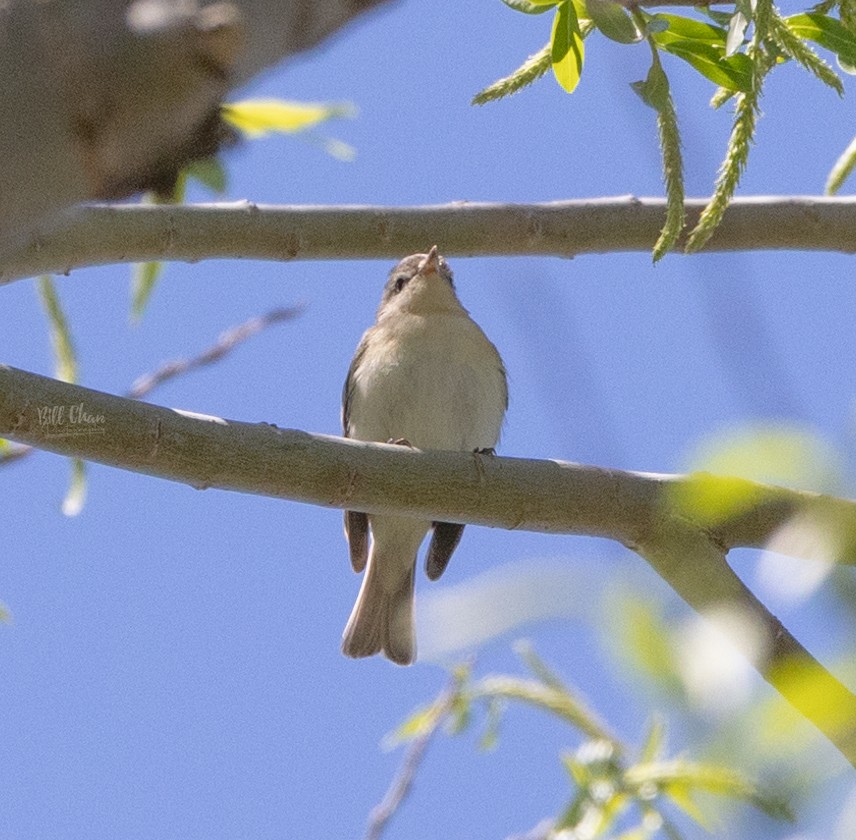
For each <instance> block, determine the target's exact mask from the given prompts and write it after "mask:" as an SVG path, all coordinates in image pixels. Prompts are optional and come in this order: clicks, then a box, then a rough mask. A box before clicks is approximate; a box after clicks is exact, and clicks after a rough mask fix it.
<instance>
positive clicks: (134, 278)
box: [131, 260, 164, 321]
mask: <svg viewBox="0 0 856 840" xmlns="http://www.w3.org/2000/svg"><path fill="white" fill-rule="evenodd" d="M163 266H164V264H163V263H162V262H161V261H160V260H156V261H153V262H144V263H134V264H133V266H131V319H132V320H133V321H138V320H139V319H140V318H141V317H142V315H143V312H144V311H145V309H146V305H147V304H148V302H149V298H150V297H151V295H152V292H153V291H154V288H155V285H156V284H157V281H158V278H159V277H160V276H161V273H162V272H163Z"/></svg>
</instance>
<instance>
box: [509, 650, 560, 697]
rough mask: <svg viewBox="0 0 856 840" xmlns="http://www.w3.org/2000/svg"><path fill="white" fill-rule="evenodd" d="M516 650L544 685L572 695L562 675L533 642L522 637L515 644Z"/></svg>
mask: <svg viewBox="0 0 856 840" xmlns="http://www.w3.org/2000/svg"><path fill="white" fill-rule="evenodd" d="M514 652H515V653H516V654H517V655H518V656H519V657H520V658H521V659H522V660H523V662H524V664H525V665H526V667H527V668H529V670H530V671H531V672H532V674H533V675H534V676H536V677H538V679H539V680H541V682H543V683H544V685H546V686H549V687H550V688H553V689H555V690H556V691H560V692H562V693H564V694H567V695H570V693H571V691H570V689H569V688H568V686H567V685H565V683H564V682H563V680H562V679H561V677H559V675H558V674H557V673H556V672H555V671H553V669H552V668H550V666H549V665H547V663H546V662H545V661H544V660H543V659H542V658H541V657H540V656H538V654H537V653H536V652H535V648H534V647H532V643H531V642H530V641H528V640H525V639H521V640H520V641H518V642H515V644H514Z"/></svg>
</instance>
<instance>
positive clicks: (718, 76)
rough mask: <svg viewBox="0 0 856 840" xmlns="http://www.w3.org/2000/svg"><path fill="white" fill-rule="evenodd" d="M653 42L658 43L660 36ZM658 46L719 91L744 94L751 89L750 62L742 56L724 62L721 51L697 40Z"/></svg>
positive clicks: (735, 55)
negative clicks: (720, 88)
mask: <svg viewBox="0 0 856 840" xmlns="http://www.w3.org/2000/svg"><path fill="white" fill-rule="evenodd" d="M654 38H655V40H656V41H657V42H658V43H660V35H656V36H654ZM660 46H661V47H662V48H663V49H664V50H666V51H667V52H670V53H671V54H672V55H675V56H677V57H678V58H680V59H683V60H684V61H686V62H687V64H689V65H691V66H692V67H694V68H695V69H696V70H698V72H699V73H701V74H702V76H704V77H705V78H707V79H710V81H712V82H713V83H714V84H717V85H719V86H720V87H724V88H728V89H729V90H735V91H744V92H745V91H747V90H749V88H750V87H751V86H752V61H751V59H749V57H748V56H746V55H745V54H744V53H735V54H734V55H732V56H729V57H728V58H726V57H725V50H724V47H721V46H719V45H714V44H713V43H710V42H706V41H699V40H668V39H667V40H665V41H664V43H662V44H660Z"/></svg>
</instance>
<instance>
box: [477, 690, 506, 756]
mask: <svg viewBox="0 0 856 840" xmlns="http://www.w3.org/2000/svg"><path fill="white" fill-rule="evenodd" d="M504 711H505V707H504V705H503V703H502V702H501V701H500V700H496V699H494V698H491V699H490V700H488V703H487V715H486V720H485V729H484V732H483V733H482V736H481V738H479V749H482V750H484V751H485V752H487V751H489V750H495V749H496V747H497V745H498V744H499V725H500V723H502V713H503V712H504Z"/></svg>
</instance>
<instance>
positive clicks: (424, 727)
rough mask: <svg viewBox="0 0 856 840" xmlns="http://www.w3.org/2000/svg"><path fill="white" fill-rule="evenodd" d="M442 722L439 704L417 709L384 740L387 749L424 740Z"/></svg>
mask: <svg viewBox="0 0 856 840" xmlns="http://www.w3.org/2000/svg"><path fill="white" fill-rule="evenodd" d="M439 722H440V709H439V708H438V705H437V703H431V704H430V705H429V706H423V707H421V708H419V709H416V711H414V712H413V713H412V714H411V715H410V717H408V718H406V719H405V720H404V721H402V722H401V723H400V724H399V725H398V726H397V727H396V728H395V729H394V730H393V731H392V732H389V733H387V734H386V735H385V736H384V739H383V746H384V748H385V749H392V748H393V747H397V746H398V745H399V744H404V743H407V742H408V741H415V740H416V739H417V738H422V737H423V736H424V735H427V734H428V733H429V732H431V731H432V730H433V729H435V728H436V727H437V724H438V723H439Z"/></svg>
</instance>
